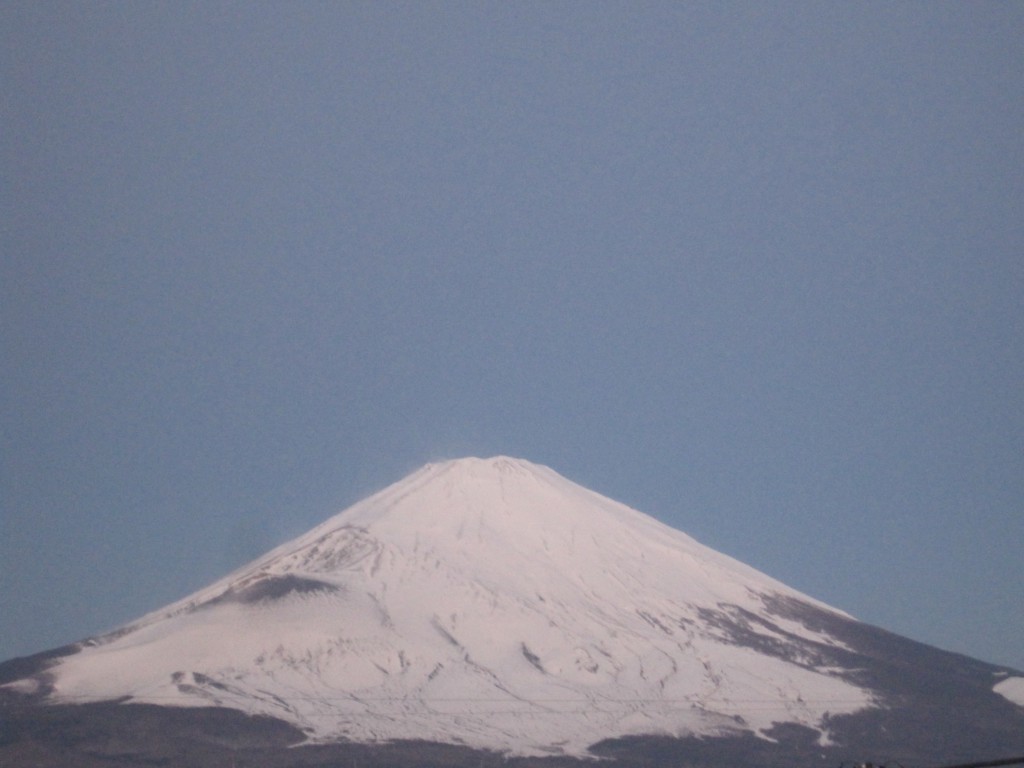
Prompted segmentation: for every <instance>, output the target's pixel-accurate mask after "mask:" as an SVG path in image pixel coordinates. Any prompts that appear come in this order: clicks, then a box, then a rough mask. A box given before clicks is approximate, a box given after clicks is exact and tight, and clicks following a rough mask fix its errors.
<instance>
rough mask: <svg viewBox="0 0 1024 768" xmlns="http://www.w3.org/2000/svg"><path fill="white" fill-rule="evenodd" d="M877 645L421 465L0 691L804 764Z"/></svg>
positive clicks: (545, 482) (1006, 674)
mask: <svg viewBox="0 0 1024 768" xmlns="http://www.w3.org/2000/svg"><path fill="white" fill-rule="evenodd" d="M881 635H886V636H887V633H882V632H881V630H875V629H874V628H866V627H865V625H862V624H859V623H858V622H856V621H855V620H854V619H853V618H852V617H850V616H848V615H847V614H845V613H842V612H841V611H838V610H836V609H834V608H831V607H829V606H827V605H824V604H822V603H820V602H818V601H816V600H814V599H812V598H810V597H808V596H806V595H804V594H801V593H799V592H797V591H795V590H793V589H791V588H789V587H787V586H786V585H784V584H782V583H780V582H778V581H776V580H774V579H772V578H770V577H768V576H766V575H765V574H763V573H760V572H758V571H756V570H754V569H752V568H750V567H748V566H746V565H743V564H742V563H740V562H738V561H736V560H734V559H732V558H729V557H727V556H725V555H722V554H720V553H718V552H715V551H713V550H711V549H709V548H708V547H705V546H703V545H701V544H699V543H698V542H696V541H695V540H694V539H692V538H690V537H689V536H687V535H686V534H684V533H681V532H680V531H677V530H674V529H672V528H670V527H668V526H666V525H663V524H662V523H660V522H658V521H656V520H654V519H653V518H651V517H648V516H646V515H644V514H642V513H640V512H637V511H635V510H633V509H630V508H628V507H626V506H624V505H622V504H619V503H617V502H615V501H612V500H610V499H608V498H606V497H603V496H601V495H599V494H597V493H594V492H592V491H589V490H587V489H585V488H583V487H581V486H579V485H576V484H575V483H573V482H571V481H569V480H567V479H565V478H564V477H562V476H560V475H558V474H557V473H555V472H554V471H552V470H550V469H548V468H546V467H542V466H538V465H535V464H531V463H529V462H526V461H523V460H518V459H510V458H505V457H498V458H492V459H486V460H484V459H462V460H457V461H450V462H445V463H440V464H431V465H428V466H426V467H424V468H422V469H420V470H419V471H417V472H415V473H413V474H412V475H410V476H408V477H407V478H405V479H403V480H401V481H399V482H398V483H395V484H394V485H392V486H390V487H388V488H386V489H384V490H383V491H381V492H379V493H377V494H376V495H374V496H371V497H370V498H368V499H366V500H364V501H362V502H360V503H358V504H356V505H354V506H353V507H351V508H349V509H348V510H346V511H344V512H342V513H340V514H338V515H336V516H335V517H332V518H331V519H329V520H327V521H326V522H324V523H323V524H321V525H320V526H318V527H316V528H314V529H313V530H311V531H310V532H308V533H307V534H305V535H303V536H301V537H299V538H297V539H295V540H293V541H291V542H288V543H287V544H284V545H282V546H280V547H278V548H277V549H275V550H273V551H271V552H270V553H268V554H267V555H265V556H263V557H261V558H259V559H258V560H256V561H254V562H252V563H250V564H249V565H247V566H245V567H243V568H241V569H239V570H238V571H236V572H235V573H232V574H230V575H229V576H227V577H226V578H224V579H222V580H221V581H218V582H216V583H215V584H213V585H211V586H209V587H207V588H205V589H203V590H200V591H199V592H196V593H195V594H193V595H190V596H189V597H186V598H185V599H183V600H181V601H179V602H177V603H174V604H172V605H170V606H168V607H166V608H163V609H160V610H158V611H155V612H153V613H151V614H149V615H147V616H144V617H143V618H141V619H139V620H138V621H135V622H133V623H131V624H129V625H127V626H125V627H122V628H120V629H118V630H116V631H114V632H112V633H110V634H107V635H104V636H101V637H97V638H93V639H90V640H87V641H85V642H83V643H80V644H76V645H75V646H73V647H71V648H69V649H63V650H61V651H60V652H58V653H55V654H50V655H49V656H47V657H46V658H45V663H43V662H42V661H41V662H40V663H38V664H35V665H31V664H28V665H24V664H23V665H22V666H20V667H16V668H15V667H10V668H9V669H8V670H7V674H6V675H0V682H4V681H5V680H6V681H9V682H7V684H6V685H5V686H4V690H6V691H7V692H8V694H9V695H15V694H21V695H24V696H31V697H33V698H34V699H36V700H42V701H44V702H47V703H50V704H61V703H63V704H78V703H83V702H94V701H105V700H117V701H120V702H126V703H148V704H154V705H160V706H163V707H198V706H202V707H209V706H216V707H224V708H230V709H236V710H240V711H242V712H245V713H249V714H253V715H265V716H270V717H273V718H276V719H278V720H282V721H285V722H287V723H290V724H292V725H293V726H295V727H297V728H299V729H301V731H302V732H303V733H304V734H305V735H306V737H307V739H308V740H309V741H311V742H320V743H326V742H334V741H339V740H345V741H356V742H386V741H391V740H400V739H416V740H424V741H430V742H442V743H449V744H461V745H466V746H469V747H474V748H481V749H489V750H496V751H500V752H505V753H508V754H521V755H530V754H550V753H562V754H566V755H575V756H583V755H586V754H588V750H589V749H590V748H591V747H593V746H594V745H595V744H597V743H598V742H602V741H604V740H608V739H616V738H620V739H621V738H623V737H630V736H638V735H662V736H667V737H673V738H686V737H692V736H700V737H728V736H742V735H744V734H746V735H751V734H752V735H754V736H756V737H759V738H762V739H765V740H772V739H775V738H777V737H778V733H779V731H778V729H779V727H780V724H787V725H788V726H793V727H799V728H801V729H802V731H805V732H807V733H811V734H813V739H812V741H813V742H815V743H816V744H817V745H818V746H820V747H822V748H824V747H827V746H829V745H830V744H833V743H834V742H835V740H836V739H839V740H842V739H843V738H844V736H843V734H838V735H837V733H835V732H834V731H835V729H836V728H837V727H840V726H844V724H846V723H848V722H849V721H850V720H849V719H850V718H860V719H861V720H864V719H865V718H867V719H870V718H871V717H877V716H878V715H879V714H880V713H883V712H885V711H891V710H892V708H893V707H894V706H895V705H896V703H897V699H898V698H899V696H900V695H904V700H905V697H906V694H900V693H899V687H900V683H899V682H896V683H894V682H893V680H894V679H896V678H898V677H899V675H900V674H907V672H906V670H904V671H903V672H900V671H899V670H898V669H897V667H898V664H897V665H895V666H894V665H893V664H892V663H891V661H890V662H886V663H888V664H889V666H888V667H884V666H879V663H878V662H879V659H880V658H882V657H883V656H885V655H886V654H883V653H882V652H881V651H879V650H878V648H880V647H881V646H882V645H883V644H884V643H883V641H882V640H880V639H879V637H880V636H881ZM902 642H904V643H909V642H910V641H902ZM915 645H916V644H915ZM921 647H922V648H926V646H921ZM866 648H867V649H869V650H865V649H866ZM872 648H873V649H875V650H873V651H872V650H870V649H872ZM929 651H930V652H933V653H939V654H941V653H943V652H940V651H935V650H934V649H929ZM890 655H891V654H890ZM946 656H948V657H952V654H944V657H946ZM955 658H957V659H960V658H961V657H955ZM871 659H874V662H873V663H874V666H872V663H869V661H870V660H871ZM16 661H17V660H16ZM967 661H969V660H967ZM943 663H945V662H943ZM10 664H14V662H8V665H10ZM975 665H976V666H978V665H980V663H975ZM3 666H7V665H3ZM3 666H0V670H3ZM933 666H934V665H933ZM980 666H981V667H985V669H984V670H982V671H980V672H979V671H972V674H973V675H975V676H977V675H981V678H980V679H981V680H982V682H981V683H980V689H979V690H983V692H984V690H987V691H988V694H989V695H991V697H992V699H993V700H995V701H1001V702H1003V703H1004V704H1005V706H1006V707H1007V708H1008V711H1010V712H1012V711H1014V708H1015V707H1016V709H1018V710H1019V709H1021V708H1020V707H1019V706H1017V705H1015V704H1013V703H1011V701H1010V699H1011V696H1010V695H1004V696H1002V697H1001V696H999V693H1000V692H1005V691H1010V692H1013V691H1018V690H1019V686H1020V682H1014V681H1020V678H1019V677H1017V676H1016V675H1015V674H1014V673H1013V672H1012V670H1000V669H997V668H994V667H991V668H989V667H988V666H987V665H980ZM940 667H941V665H940ZM979 669H980V667H979ZM894 670H895V671H894ZM985 675H988V677H985ZM972 679H973V678H972ZM995 686H1001V687H1002V691H997V692H995V693H993V692H992V688H993V687H995ZM972 690H973V689H972ZM1022 715H1024V710H1022ZM858 722H860V721H858ZM1021 722H1022V723H1024V719H1022V721H1021Z"/></svg>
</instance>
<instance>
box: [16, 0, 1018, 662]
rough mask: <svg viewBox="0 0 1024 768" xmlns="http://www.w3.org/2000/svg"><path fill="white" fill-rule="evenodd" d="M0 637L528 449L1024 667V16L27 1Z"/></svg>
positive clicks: (70, 631)
mask: <svg viewBox="0 0 1024 768" xmlns="http://www.w3.org/2000/svg"><path fill="white" fill-rule="evenodd" d="M0 42H2V45H0V66H2V70H0V117H2V127H0V152H2V155H0V158H2V160H0V162H2V174H0V184H2V188H0V193H2V194H0V257H2V263H0V334H2V337H0V339H2V353H3V358H2V359H3V376H2V377H0V418H2V430H0V441H2V442H0V450H2V457H0V458H2V465H0V472H2V474H0V505H2V506H0V658H8V657H11V656H16V655H24V654H28V653H32V652H36V651H40V650H44V649H47V648H51V647H54V646H57V645H60V644H63V643H66V642H69V641H73V640H76V639H81V638H83V637H86V636H88V635H90V634H95V633H97V632H100V631H102V630H106V629H110V628H112V627H113V626H115V625H117V624H120V623H122V622H125V621H127V620H130V619H132V618H135V617H136V616H138V615H141V614H142V613H145V612H147V611H149V610H152V609H155V608H157V607H160V606H161V605H163V604H165V603H167V602H170V601H172V600H174V599H177V598H179V597H182V596H184V595H185V594H187V593H188V592H190V591H192V590H194V589H196V588H198V587H200V586H202V585H205V584H206V583H208V582H210V581H212V580H214V579H215V578H217V577H219V576H221V575H223V574H225V573H226V572H227V571H229V570H231V569H233V568H234V567H236V566H238V565H240V564H242V563H243V562H244V561H246V560H247V559H249V558H251V557H254V556H256V555H258V554H260V553H262V552H263V551H264V550H266V549H269V548H270V547H272V546H274V545H276V544H278V543H281V542H283V541H285V540H286V539H288V538H290V537H292V536H294V535H297V534H299V533H302V532H303V531H305V530H306V529H308V528H310V527H312V526H313V525H315V524H316V523H318V522H320V521H321V520H323V519H324V518H326V517H328V516H330V515H331V514H333V513H335V512H336V511H338V510H339V509H341V508H343V507H345V506H347V505H348V504H350V503H352V502H354V501H356V500H358V499H359V498H361V497H363V496H365V495H367V494H369V493H370V492H373V491H375V490H377V489H378V488H380V487H382V486H384V485H386V484H388V483H390V482H392V481H395V480H398V479H400V478H401V477H402V476H404V475H405V474H406V473H408V472H410V471H412V470H413V469H415V468H417V467H418V466H420V465H421V464H424V463H426V462H428V461H433V460H438V459H443V458H454V457H459V456H464V455H480V456H488V455H493V454H509V455H513V456H519V457H522V458H526V459H529V460H531V461H534V462H538V463H542V464H547V465H548V466H551V467H552V468H553V469H555V470H557V471H558V472H560V473H562V474H563V475H565V476H567V477H569V478H570V479H572V480H575V481H577V482H580V483H582V484H584V485H587V486H589V487H592V488H593V489H595V490H597V491H599V492H601V493H604V494H606V495H608V496H611V497H613V498H616V499H618V500H620V501H623V502H625V503H627V504H630V505H631V506H634V507H636V508H638V509H640V510H642V511H644V512H647V513H650V514H652V515H654V516H656V517H658V518H660V519H661V520H663V521H665V522H667V523H669V524H671V525H673V526H675V527H678V528H681V529H683V530H685V531H686V532H688V533H690V534H691V535H693V536H694V537H696V538H697V539H698V540H700V541H701V542H703V543H704V544H707V545H709V546H711V547H714V548H715V549H718V550H720V551H722V552H725V553H726V554H729V555H732V556H733V557H736V558H738V559H740V560H742V561H744V562H746V563H748V564H750V565H752V566H754V567H756V568H759V569H761V570H763V571H765V572H767V573H768V574H770V575H771V576H773V577H775V578H778V579H780V580H782V581H784V582H786V583H788V584H790V585H792V586H793V587H795V588H797V589H800V590H803V591H804V592H807V593H809V594H811V595H812V596H814V597H817V598H819V599H821V600H824V601H826V602H828V603H830V604H832V605H834V606H837V607H839V608H842V609H844V610H846V611H849V612H850V613H852V614H854V615H855V616H857V617H858V618H861V619H863V620H865V621H868V622H871V623H873V624H878V625H881V626H883V627H885V628H887V629H890V630H893V631H896V632H898V633H900V634H904V635H908V636H910V637H912V638H915V639H918V640H922V641H925V642H928V643H931V644H933V645H938V646H940V647H942V648H946V649H950V650H955V651H959V652H964V653H967V654H969V655H972V656H975V657H978V658H981V659H984V660H987V661H992V662H998V663H1003V664H1009V665H1011V666H1015V667H1016V668H1018V669H1024V643H1022V640H1021V638H1022V637H1024V597H1022V594H1024V556H1022V550H1024V300H1022V297H1024V130H1022V126H1024V65H1022V62H1024V4H1021V3H1014V2H975V3H960V2H952V3H950V2H900V3H891V2H883V3H875V2H857V3H819V2H806V3H787V2H780V3H763V2H759V1H758V2H750V3H724V2H713V3H707V4H705V3H698V2H686V3H664V4H663V3H656V2H648V3H633V2H622V3H607V2H590V1H588V2H559V3H552V2H542V3H533V2H515V3H505V2H500V3H485V2H478V1H476V0H474V1H473V2H465V3H463V2H449V3H435V2H411V3H381V2H360V3H333V2H328V3H316V2H305V3H268V4H261V3H257V2H245V3H220V2H198V3H184V2H161V3H135V2H103V3H100V2H96V3H92V2H90V3H63V2H62V3H56V2H40V3H36V2H6V3H3V4H2V5H0Z"/></svg>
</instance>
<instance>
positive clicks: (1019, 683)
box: [992, 677, 1024, 707]
mask: <svg viewBox="0 0 1024 768" xmlns="http://www.w3.org/2000/svg"><path fill="white" fill-rule="evenodd" d="M992 690H993V691H995V692H996V693H998V694H999V695H1000V696H1002V697H1003V698H1004V699H1007V700H1009V701H1012V702H1013V703H1014V704H1019V705H1020V706H1022V707H1024V677H1008V678H1007V679H1006V680H1003V681H1002V682H1001V683H998V684H996V685H995V686H994V687H993V688H992Z"/></svg>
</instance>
